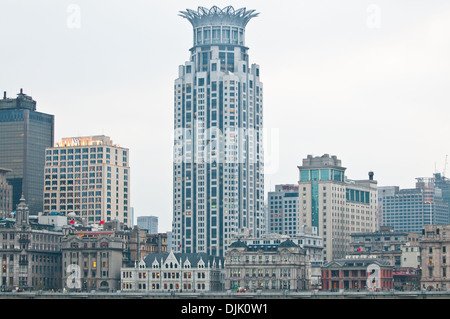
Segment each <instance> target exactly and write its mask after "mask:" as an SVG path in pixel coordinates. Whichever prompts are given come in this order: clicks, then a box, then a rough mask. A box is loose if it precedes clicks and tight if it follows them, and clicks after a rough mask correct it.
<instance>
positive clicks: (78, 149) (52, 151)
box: [45, 147, 128, 156]
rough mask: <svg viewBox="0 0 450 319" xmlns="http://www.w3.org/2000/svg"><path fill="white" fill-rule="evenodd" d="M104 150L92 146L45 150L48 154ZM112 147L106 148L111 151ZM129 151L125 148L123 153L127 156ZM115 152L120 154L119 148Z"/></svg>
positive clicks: (108, 151) (99, 151)
mask: <svg viewBox="0 0 450 319" xmlns="http://www.w3.org/2000/svg"><path fill="white" fill-rule="evenodd" d="M101 152H103V147H91V148H75V149H73V148H68V149H47V150H46V151H45V154H46V155H52V154H53V155H58V154H81V153H101ZM110 152H111V149H110V148H109V147H107V148H106V153H110ZM127 153H128V152H127V151H126V150H123V151H122V155H124V156H126V155H127ZM115 154H118V150H117V149H116V150H115Z"/></svg>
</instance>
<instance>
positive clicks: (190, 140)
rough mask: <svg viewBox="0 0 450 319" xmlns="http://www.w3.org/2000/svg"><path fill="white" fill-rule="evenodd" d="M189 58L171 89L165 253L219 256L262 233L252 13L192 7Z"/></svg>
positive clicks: (259, 102)
mask: <svg viewBox="0 0 450 319" xmlns="http://www.w3.org/2000/svg"><path fill="white" fill-rule="evenodd" d="M180 15H181V16H182V17H184V18H186V19H187V20H189V22H190V23H191V24H192V26H193V29H194V37H193V39H194V45H193V47H192V48H191V49H190V53H191V54H190V59H189V61H187V62H186V63H185V64H184V65H181V66H180V67H179V77H178V78H177V79H176V80H175V85H174V113H175V114H174V115H175V116H174V130H175V134H174V135H175V140H174V165H173V176H174V179H173V183H174V184H173V249H174V250H175V251H176V252H186V253H191V252H205V253H208V254H211V255H217V256H224V252H225V250H226V248H227V247H228V246H229V245H230V244H231V242H232V238H234V237H235V236H237V235H239V234H246V235H250V236H260V235H261V233H262V231H263V229H264V211H263V209H264V173H263V172H264V171H263V170H264V167H263V163H264V158H263V139H262V135H263V134H262V127H263V85H262V83H261V82H260V73H259V71H260V69H259V66H258V65H256V64H252V65H250V64H249V56H248V48H247V47H246V46H245V27H246V25H247V23H248V22H249V20H250V19H252V18H253V17H256V16H257V15H258V14H257V13H255V12H254V10H246V9H245V8H241V9H238V10H235V9H234V8H233V7H231V6H228V7H225V8H223V9H220V8H218V7H216V6H213V7H212V8H211V9H207V8H203V7H199V8H198V10H197V11H193V10H189V9H188V10H187V11H183V12H181V13H180Z"/></svg>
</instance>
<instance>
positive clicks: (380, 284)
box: [322, 255, 394, 291]
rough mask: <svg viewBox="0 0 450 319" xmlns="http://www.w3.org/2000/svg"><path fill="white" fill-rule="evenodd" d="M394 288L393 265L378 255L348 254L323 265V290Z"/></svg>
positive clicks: (378, 289) (377, 289)
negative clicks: (377, 256)
mask: <svg viewBox="0 0 450 319" xmlns="http://www.w3.org/2000/svg"><path fill="white" fill-rule="evenodd" d="M393 288H394V279H393V266H391V265H390V263H389V262H387V261H383V260H381V259H377V258H376V256H370V255H363V256H347V257H346V258H344V259H338V260H333V261H331V262H329V263H327V264H325V265H324V266H323V267H322V289H323V290H329V291H340V290H355V291H356V290H358V291H360V290H369V289H370V290H374V291H380V290H391V289H393Z"/></svg>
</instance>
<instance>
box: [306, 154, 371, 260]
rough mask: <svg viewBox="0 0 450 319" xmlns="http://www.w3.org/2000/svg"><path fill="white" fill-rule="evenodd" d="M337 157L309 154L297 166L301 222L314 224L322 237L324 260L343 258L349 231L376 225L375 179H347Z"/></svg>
mask: <svg viewBox="0 0 450 319" xmlns="http://www.w3.org/2000/svg"><path fill="white" fill-rule="evenodd" d="M345 170H346V168H345V167H342V163H341V160H339V159H337V157H336V156H329V155H328V154H324V155H323V156H320V157H319V156H317V157H313V156H312V155H308V157H307V158H306V159H304V160H303V165H302V166H299V171H300V180H299V202H300V204H299V206H300V218H301V219H302V221H301V223H302V225H307V226H312V227H316V228H317V230H318V235H319V236H320V237H323V246H324V249H323V257H324V261H331V260H334V259H338V258H344V257H345V255H347V254H348V253H349V249H350V245H349V244H350V234H351V233H355V232H373V231H375V230H376V228H377V223H376V216H377V182H376V181H375V180H374V179H373V173H372V172H369V179H367V180H350V179H347V178H346V176H345Z"/></svg>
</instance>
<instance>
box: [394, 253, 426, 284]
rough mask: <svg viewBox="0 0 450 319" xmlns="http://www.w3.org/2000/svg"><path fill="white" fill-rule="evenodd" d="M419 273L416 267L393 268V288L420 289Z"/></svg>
mask: <svg viewBox="0 0 450 319" xmlns="http://www.w3.org/2000/svg"><path fill="white" fill-rule="evenodd" d="M415 248H419V247H418V246H417V247H415ZM420 273H421V271H420V268H417V267H400V268H395V270H394V272H393V278H394V289H395V290H399V291H413V290H420Z"/></svg>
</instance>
